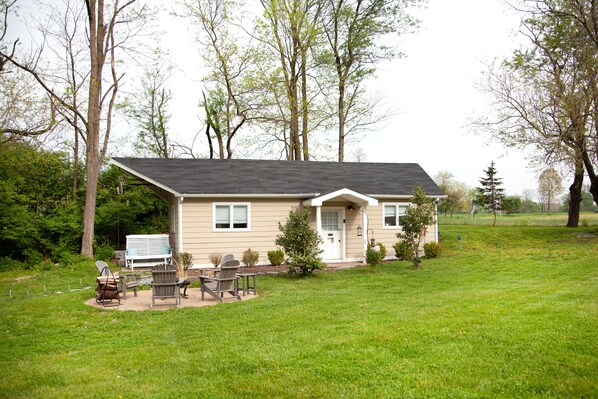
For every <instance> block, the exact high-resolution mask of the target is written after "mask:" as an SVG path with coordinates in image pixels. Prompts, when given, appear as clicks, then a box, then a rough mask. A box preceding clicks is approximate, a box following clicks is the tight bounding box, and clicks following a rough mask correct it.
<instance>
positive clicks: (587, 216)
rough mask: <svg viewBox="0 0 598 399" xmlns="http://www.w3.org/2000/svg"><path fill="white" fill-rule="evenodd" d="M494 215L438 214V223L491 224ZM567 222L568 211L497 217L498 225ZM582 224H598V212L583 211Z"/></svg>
mask: <svg viewBox="0 0 598 399" xmlns="http://www.w3.org/2000/svg"><path fill="white" fill-rule="evenodd" d="M493 219H494V217H493V216H492V214H486V213H484V214H477V215H475V217H473V216H472V215H469V214H462V213H460V214H456V213H455V214H453V216H452V217H451V216H450V215H447V216H444V215H439V216H438V223H439V224H443V225H447V224H466V225H475V226H491V225H492V220H493ZM566 224H567V214H566V213H519V214H515V215H500V216H498V215H497V217H496V225H497V226H565V225H566ZM579 225H580V226H598V213H588V212H582V213H581V214H580V216H579Z"/></svg>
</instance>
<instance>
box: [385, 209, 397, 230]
mask: <svg viewBox="0 0 598 399" xmlns="http://www.w3.org/2000/svg"><path fill="white" fill-rule="evenodd" d="M384 225H385V226H396V225H397V207H396V206H395V205H384Z"/></svg>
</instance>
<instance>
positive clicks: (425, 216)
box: [397, 186, 436, 267]
mask: <svg viewBox="0 0 598 399" xmlns="http://www.w3.org/2000/svg"><path fill="white" fill-rule="evenodd" d="M411 204H412V206H410V207H409V208H408V209H407V211H406V212H405V216H403V217H402V219H401V224H402V226H401V227H402V228H403V231H402V232H400V233H397V238H399V239H400V240H403V241H406V242H408V243H410V244H411V248H412V250H413V256H412V261H413V265H414V266H415V267H419V265H420V263H421V259H420V256H419V254H420V245H421V242H422V240H423V238H424V235H425V230H426V227H427V226H430V225H432V224H434V221H435V216H436V206H435V205H434V200H433V199H432V198H429V197H428V196H426V192H425V191H424V188H423V187H422V186H416V187H414V188H413V196H412V197H411Z"/></svg>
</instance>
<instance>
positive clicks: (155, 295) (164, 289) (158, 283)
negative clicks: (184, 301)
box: [152, 265, 180, 306]
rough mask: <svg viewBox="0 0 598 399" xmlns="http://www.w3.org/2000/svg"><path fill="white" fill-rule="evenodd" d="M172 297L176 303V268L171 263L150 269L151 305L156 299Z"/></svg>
mask: <svg viewBox="0 0 598 399" xmlns="http://www.w3.org/2000/svg"><path fill="white" fill-rule="evenodd" d="M167 298H174V300H175V303H176V304H177V305H178V304H179V301H180V287H179V286H178V284H177V276H176V269H175V268H174V266H172V265H161V266H156V267H154V268H153V269H152V306H154V305H155V304H156V299H167Z"/></svg>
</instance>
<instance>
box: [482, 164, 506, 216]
mask: <svg viewBox="0 0 598 399" xmlns="http://www.w3.org/2000/svg"><path fill="white" fill-rule="evenodd" d="M484 173H485V174H486V176H485V177H482V178H481V179H480V185H481V186H482V187H478V193H479V197H480V198H479V201H481V203H482V204H483V205H484V206H486V207H487V208H488V209H490V210H491V211H492V214H493V215H494V220H493V222H492V226H496V212H497V211H499V210H500V209H501V205H502V201H503V198H504V194H503V192H504V189H503V188H501V187H500V186H501V184H502V179H499V178H498V177H496V175H497V171H496V168H495V167H494V161H492V162H491V163H490V166H489V167H488V168H487V169H485V170H484Z"/></svg>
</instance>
